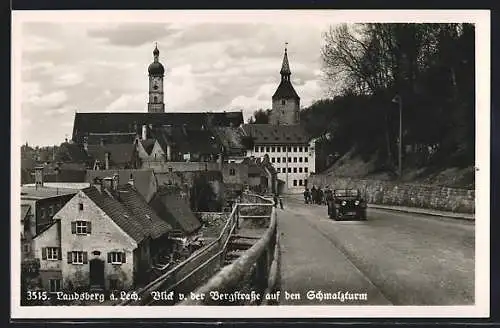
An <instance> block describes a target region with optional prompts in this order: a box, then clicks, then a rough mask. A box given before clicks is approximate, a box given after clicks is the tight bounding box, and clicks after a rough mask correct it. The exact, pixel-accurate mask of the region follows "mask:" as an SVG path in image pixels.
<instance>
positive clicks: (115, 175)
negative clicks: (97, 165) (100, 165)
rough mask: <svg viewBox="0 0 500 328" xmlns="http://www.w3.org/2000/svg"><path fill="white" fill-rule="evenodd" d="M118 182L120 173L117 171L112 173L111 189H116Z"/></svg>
mask: <svg viewBox="0 0 500 328" xmlns="http://www.w3.org/2000/svg"><path fill="white" fill-rule="evenodd" d="M119 184H120V175H119V174H118V173H115V174H113V186H112V187H113V190H115V191H116V190H118V185H119Z"/></svg>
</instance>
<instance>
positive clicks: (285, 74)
mask: <svg viewBox="0 0 500 328" xmlns="http://www.w3.org/2000/svg"><path fill="white" fill-rule="evenodd" d="M287 45H288V42H286V43H285V54H284V55H283V63H282V64H281V71H280V74H281V80H282V81H283V80H286V81H290V75H291V74H292V72H291V71H290V64H289V63H288V52H287V48H286V46H287Z"/></svg>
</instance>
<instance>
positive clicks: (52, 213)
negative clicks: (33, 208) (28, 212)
mask: <svg viewBox="0 0 500 328" xmlns="http://www.w3.org/2000/svg"><path fill="white" fill-rule="evenodd" d="M53 216H54V207H53V206H52V205H51V206H50V207H49V218H51V217H53Z"/></svg>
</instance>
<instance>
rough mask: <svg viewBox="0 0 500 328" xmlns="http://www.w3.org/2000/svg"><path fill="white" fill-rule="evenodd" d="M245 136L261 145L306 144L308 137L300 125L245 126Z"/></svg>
mask: <svg viewBox="0 0 500 328" xmlns="http://www.w3.org/2000/svg"><path fill="white" fill-rule="evenodd" d="M243 130H244V131H245V133H246V135H248V136H251V137H252V138H253V139H254V143H255V144H256V145H261V144H269V145H273V144H279V145H282V144H306V143H308V141H309V137H308V135H307V133H306V131H305V130H304V128H303V127H302V126H301V125H272V124H245V125H243Z"/></svg>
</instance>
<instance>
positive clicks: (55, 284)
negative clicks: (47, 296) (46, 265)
mask: <svg viewBox="0 0 500 328" xmlns="http://www.w3.org/2000/svg"><path fill="white" fill-rule="evenodd" d="M49 288H50V292H51V293H55V292H59V291H61V279H49Z"/></svg>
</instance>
